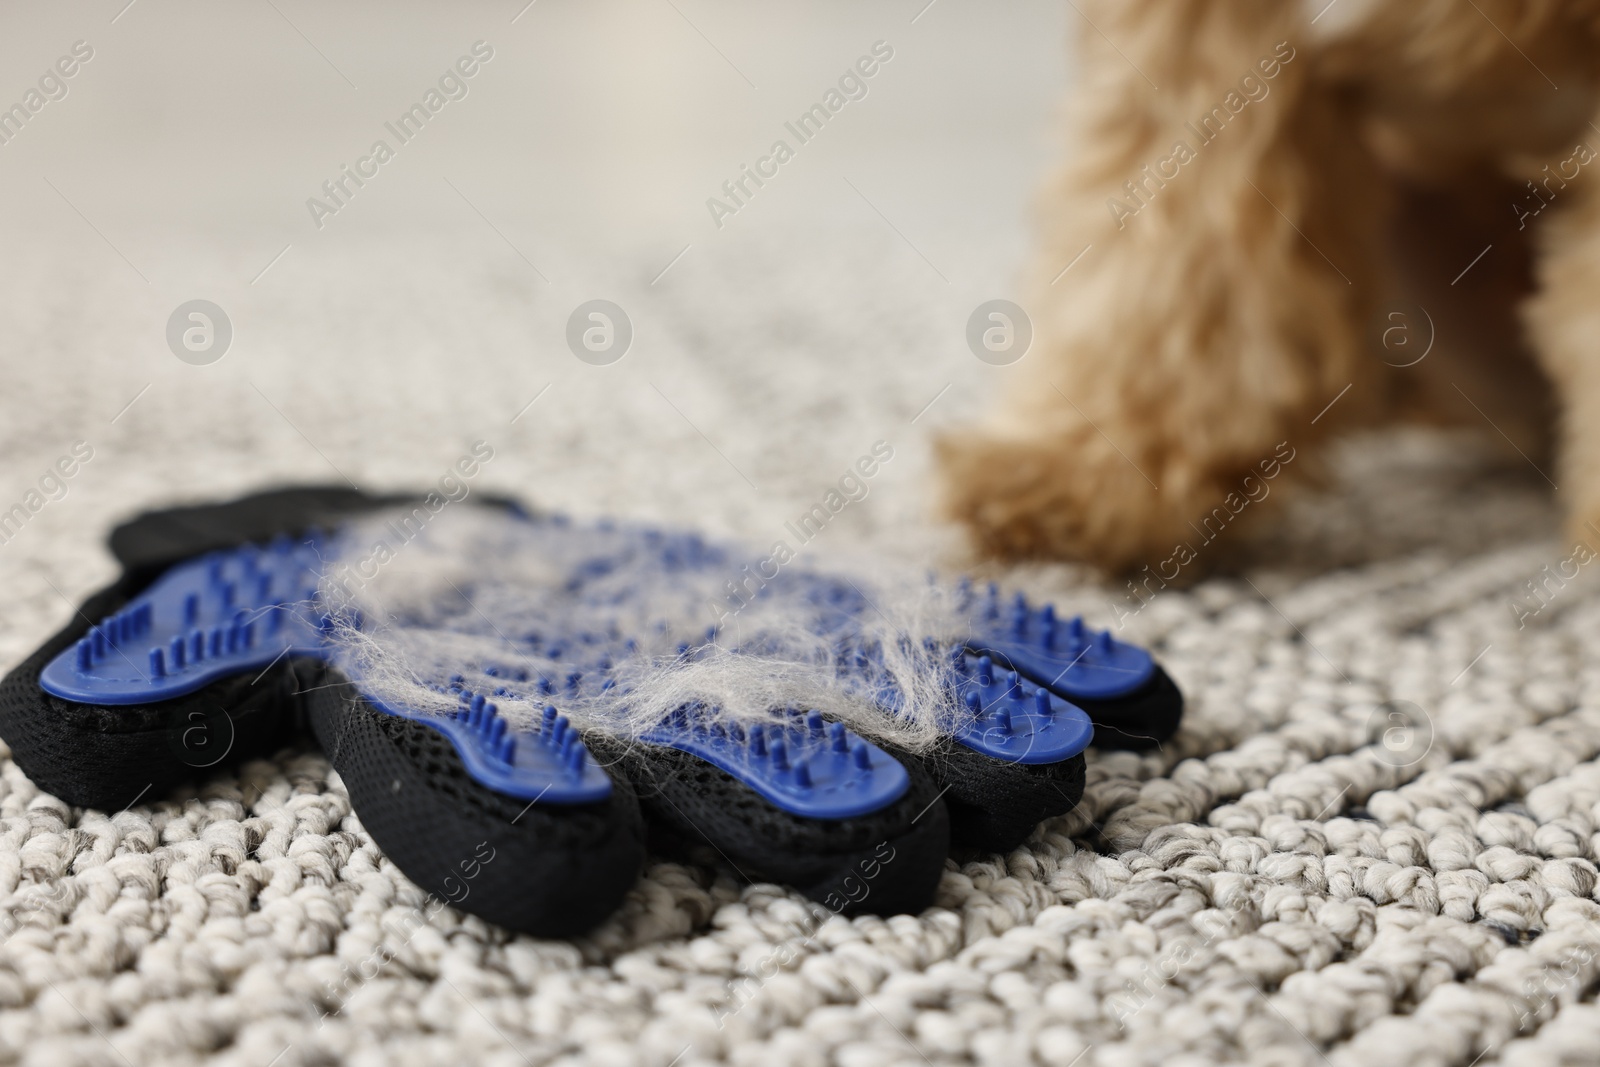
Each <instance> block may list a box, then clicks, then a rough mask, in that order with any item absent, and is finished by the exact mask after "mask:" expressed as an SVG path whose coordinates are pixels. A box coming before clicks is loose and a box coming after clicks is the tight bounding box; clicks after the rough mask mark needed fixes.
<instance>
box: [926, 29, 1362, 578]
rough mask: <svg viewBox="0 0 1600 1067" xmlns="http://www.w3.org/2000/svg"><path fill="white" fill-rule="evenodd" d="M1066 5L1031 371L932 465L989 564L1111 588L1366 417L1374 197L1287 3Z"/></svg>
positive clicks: (1342, 114) (1018, 370)
mask: <svg viewBox="0 0 1600 1067" xmlns="http://www.w3.org/2000/svg"><path fill="white" fill-rule="evenodd" d="M1080 7H1081V9H1082V11H1083V13H1084V15H1085V16H1086V19H1087V21H1088V22H1090V23H1092V28H1091V26H1090V25H1087V24H1086V25H1084V26H1083V27H1082V48H1081V52H1082V55H1083V70H1082V77H1081V80H1080V84H1079V85H1078V86H1077V87H1076V88H1075V90H1074V96H1073V101H1074V106H1075V110H1074V111H1073V113H1072V115H1071V118H1070V122H1069V131H1068V137H1067V139H1068V144H1069V147H1070V149H1071V150H1072V151H1073V152H1074V153H1075V154H1076V158H1075V159H1074V160H1073V162H1072V163H1071V164H1070V165H1069V167H1068V168H1067V170H1066V172H1065V173H1064V175H1063V176H1062V177H1061V178H1060V180H1059V181H1058V182H1056V183H1055V184H1054V185H1053V187H1052V188H1051V189H1050V190H1049V191H1048V192H1047V194H1046V197H1045V202H1044V213H1045V216H1046V218H1045V220H1044V221H1045V223H1046V233H1047V239H1046V242H1045V248H1044V250H1043V253H1042V255H1041V257H1040V260H1039V262H1038V263H1037V265H1036V267H1035V268H1034V271H1033V274H1034V279H1035V284H1034V295H1033V296H1032V298H1031V304H1030V309H1031V312H1032V314H1033V315H1034V316H1035V330H1036V337H1037V341H1036V346H1035V350H1034V351H1033V352H1031V353H1029V355H1028V356H1027V357H1026V358H1025V359H1024V360H1023V361H1022V362H1021V363H1019V364H1017V366H1016V367H1015V368H1014V369H1013V370H1012V371H1010V372H1009V373H1010V374H1011V375H1012V376H1013V377H1012V380H1011V382H1010V383H1009V384H1010V386H1011V389H1010V393H1009V400H1008V401H1007V403H1005V404H1004V405H1003V406H1002V408H1001V410H1000V411H999V412H998V414H997V417H996V418H995V419H994V420H993V421H992V424H991V425H990V426H989V427H987V428H986V429H984V430H982V431H979V432H976V433H972V434H968V435H965V436H957V437H954V438H951V439H947V440H945V441H943V442H941V446H940V455H941V461H942V464H943V467H944V473H945V477H946V482H947V490H948V493H947V498H948V502H949V507H950V510H951V511H952V513H953V514H954V515H955V516H956V517H958V518H960V519H962V520H964V521H965V522H966V523H967V524H969V526H970V528H971V529H972V531H973V533H974V535H975V540H976V542H977V545H978V547H979V548H980V549H981V550H983V551H985V552H988V553H992V554H996V555H1001V556H1013V557H1014V556H1061V555H1064V556H1075V557H1079V558H1086V559H1089V560H1091V561H1093V562H1096V563H1099V564H1101V565H1104V566H1106V567H1110V568H1114V569H1121V568H1129V567H1133V566H1136V565H1137V564H1138V563H1139V562H1141V561H1153V560H1156V559H1159V558H1160V557H1162V556H1167V555H1169V553H1171V552H1172V549H1173V546H1174V544H1175V542H1178V541H1191V542H1194V541H1195V538H1196V534H1195V529H1196V528H1192V527H1191V523H1196V522H1201V521H1202V520H1203V518H1204V517H1205V516H1208V515H1212V514H1214V513H1215V509H1218V508H1224V509H1226V511H1227V512H1228V513H1230V514H1232V513H1235V512H1236V511H1242V510H1243V506H1242V505H1241V504H1239V503H1238V502H1239V501H1241V500H1243V499H1244V498H1245V497H1246V495H1248V494H1251V493H1252V489H1251V485H1256V484H1258V482H1259V477H1260V465H1261V464H1262V463H1263V462H1267V463H1270V462H1272V461H1273V457H1274V454H1275V451H1277V448H1278V445H1279V443H1280V442H1287V443H1288V444H1287V447H1286V448H1285V449H1284V453H1287V452H1288V450H1289V449H1299V450H1302V451H1303V446H1304V445H1305V444H1307V443H1308V442H1310V441H1311V440H1313V439H1314V438H1315V437H1317V436H1320V435H1321V433H1322V432H1325V431H1326V430H1327V429H1329V427H1330V426H1331V425H1333V424H1336V423H1338V422H1349V421H1351V419H1352V417H1354V416H1357V415H1358V414H1359V413H1362V412H1363V411H1364V410H1368V409H1370V399H1369V397H1370V395H1371V394H1372V393H1373V392H1374V391H1375V387H1374V385H1373V378H1374V377H1375V376H1374V375H1373V374H1372V372H1371V366H1370V364H1371V363H1372V361H1371V360H1369V359H1367V358H1366V354H1365V352H1364V351H1363V344H1364V341H1365V338H1364V337H1363V334H1364V333H1365V332H1366V326H1367V325H1368V320H1369V318H1370V315H1369V313H1368V306H1369V300H1370V299H1371V289H1372V279H1371V277H1370V275H1371V274H1372V273H1373V271H1374V269H1375V267H1374V264H1375V263H1376V262H1378V260H1379V257H1378V255H1377V253H1376V249H1377V246H1378V239H1379V233H1380V224H1381V220H1382V214H1383V210H1382V205H1383V203H1384V197H1385V192H1384V185H1383V183H1382V181H1381V179H1380V177H1379V175H1378V172H1377V170H1376V167H1375V166H1374V165H1373V163H1372V161H1371V158H1370V156H1369V153H1368V152H1367V150H1366V148H1365V147H1364V146H1363V145H1362V144H1361V143H1360V141H1359V139H1358V138H1357V136H1356V134H1355V130H1354V122H1353V119H1352V116H1351V115H1350V114H1349V108H1348V105H1347V102H1346V101H1345V100H1344V99H1343V98H1342V97H1341V96H1340V95H1339V94H1337V93H1336V92H1334V91H1333V90H1332V89H1329V88H1327V87H1326V86H1323V85H1320V84H1319V83H1318V81H1317V80H1316V76H1315V64H1316V58H1315V56H1314V55H1313V54H1312V51H1311V48H1310V46H1309V44H1308V43H1307V42H1306V41H1305V39H1304V35H1303V33H1302V32H1301V29H1302V27H1301V5H1300V4H1299V3H1298V0H1270V2H1267V0H1263V2H1259V3H1250V4H1242V3H1238V2H1237V0H1183V2H1174V0H1095V2H1083V3H1081V4H1080ZM1152 82H1153V83H1154V85H1152ZM1154 86H1159V89H1157V88H1155V87H1154ZM1080 254H1081V257H1082V258H1081V261H1079V262H1077V263H1076V264H1075V265H1074V266H1073V267H1072V269H1071V271H1070V272H1067V273H1063V268H1064V267H1066V266H1067V265H1068V264H1070V263H1073V261H1074V260H1075V259H1076V258H1077V257H1079V256H1080ZM1352 384H1353V385H1354V388H1353V389H1352V390H1351V392H1350V394H1349V395H1347V396H1344V397H1343V398H1342V399H1340V400H1339V402H1338V403H1337V404H1335V405H1334V407H1333V408H1332V409H1331V410H1330V411H1328V412H1327V413H1326V414H1325V415H1324V416H1323V417H1322V418H1320V419H1319V420H1318V421H1317V423H1316V424H1315V425H1313V423H1312V420H1313V419H1314V418H1316V417H1317V416H1318V413H1319V412H1321V411H1322V409H1323V408H1324V407H1326V406H1327V405H1328V404H1329V403H1330V402H1331V401H1333V400H1334V399H1335V397H1339V396H1340V392H1341V390H1343V389H1345V387H1346V386H1349V385H1352ZM1282 454H1283V453H1280V454H1279V458H1280V459H1281V458H1282ZM1303 466H1305V462H1304V461H1302V462H1301V463H1300V464H1299V465H1297V467H1296V469H1299V468H1300V467H1303ZM1253 472H1254V474H1255V475H1256V481H1252V482H1251V483H1249V484H1246V483H1245V478H1246V477H1247V476H1249V475H1251V474H1252V473H1253ZM1269 488H1270V487H1269ZM1254 492H1257V493H1259V492H1260V490H1255V491H1254ZM1230 494H1232V495H1231V496H1230ZM1263 495H1264V494H1263ZM1258 499H1259V497H1258ZM1254 510H1259V508H1256V509H1254ZM1202 536H1204V535H1202Z"/></svg>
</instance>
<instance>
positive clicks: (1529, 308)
mask: <svg viewBox="0 0 1600 1067" xmlns="http://www.w3.org/2000/svg"><path fill="white" fill-rule="evenodd" d="M1597 121H1600V116H1597ZM1590 143H1593V142H1592V141H1591V142H1590ZM1590 158H1591V159H1593V153H1592V152H1591V153H1590ZM1596 167H1600V160H1595V161H1594V162H1591V163H1589V164H1588V165H1587V166H1586V167H1585V173H1583V174H1582V175H1581V176H1580V177H1578V178H1577V179H1576V180H1575V181H1574V182H1573V183H1572V188H1571V189H1570V190H1566V191H1564V192H1563V193H1562V195H1563V196H1568V197H1571V200H1570V201H1569V202H1568V203H1567V204H1566V205H1564V206H1563V207H1562V208H1561V209H1560V210H1559V211H1558V212H1557V213H1556V214H1555V215H1553V217H1551V218H1550V220H1549V221H1548V222H1547V223H1546V224H1545V225H1546V228H1545V230H1544V231H1543V232H1542V233H1541V234H1540V235H1539V249H1540V254H1539V264H1538V268H1537V271H1536V274H1537V280H1538V286H1539V291H1538V293H1537V294H1536V295H1535V296H1534V297H1533V298H1532V299H1531V300H1529V301H1528V303H1527V304H1526V305H1525V316H1526V320H1527V324H1528V329H1529V332H1530V334H1531V336H1532V338H1533V342H1534V348H1535V350H1536V351H1537V353H1538V356H1539V361H1540V363H1541V364H1542V365H1543V366H1544V369H1545V371H1546V373H1548V374H1549V375H1550V377H1551V379H1552V380H1553V381H1554V382H1555V384H1556V395H1557V396H1558V397H1559V399H1560V402H1561V406H1562V412H1561V420H1560V426H1559V430H1558V435H1559V436H1558V446H1557V464H1556V468H1557V469H1556V470H1555V471H1547V472H1546V473H1547V474H1549V475H1551V476H1553V477H1554V479H1555V481H1556V482H1557V483H1559V489H1558V490H1557V496H1558V497H1559V498H1561V499H1562V500H1563V501H1564V503H1565V505H1566V510H1567V530H1566V532H1567V537H1568V539H1569V540H1570V541H1571V542H1582V543H1584V544H1586V545H1588V546H1590V548H1591V549H1596V550H1600V304H1597V303H1596V301H1595V293H1596V292H1600V176H1597V175H1596V174H1593V173H1589V172H1588V171H1589V170H1591V169H1593V168H1596Z"/></svg>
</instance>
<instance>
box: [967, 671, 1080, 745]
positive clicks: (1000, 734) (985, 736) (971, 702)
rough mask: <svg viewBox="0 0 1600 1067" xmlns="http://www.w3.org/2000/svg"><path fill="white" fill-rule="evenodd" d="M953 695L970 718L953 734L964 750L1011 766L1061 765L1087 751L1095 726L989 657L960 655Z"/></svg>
mask: <svg viewBox="0 0 1600 1067" xmlns="http://www.w3.org/2000/svg"><path fill="white" fill-rule="evenodd" d="M956 678H957V682H956V693H957V695H958V697H959V698H960V700H961V702H962V703H963V704H965V705H966V707H967V709H968V710H969V711H970V712H971V713H972V718H971V720H970V721H966V722H963V723H962V724H961V726H959V727H958V728H957V729H956V730H955V731H954V733H953V736H954V737H955V738H956V740H958V741H960V742H961V743H962V744H964V745H966V746H967V747H968V748H971V749H974V750H976V751H978V752H981V753H983V754H984V755H986V756H993V757H994V758H995V759H1003V760H1007V761H1009V762H1012V763H1023V764H1029V765H1035V766H1036V765H1039V764H1045V763H1060V762H1061V761H1062V760H1064V759H1070V758H1071V757H1073V756H1076V755H1077V754H1078V753H1080V752H1082V751H1083V750H1084V749H1086V748H1088V747H1089V742H1090V741H1092V740H1094V723H1093V722H1092V721H1090V719H1089V716H1088V715H1087V714H1085V713H1084V711H1083V709H1082V708H1080V707H1078V706H1077V705H1076V704H1072V703H1069V702H1068V701H1066V700H1063V699H1062V698H1061V697H1059V696H1057V695H1056V694H1055V693H1052V692H1050V691H1049V690H1048V689H1044V688H1041V687H1039V686H1036V685H1032V684H1029V683H1028V682H1026V681H1025V680H1024V679H1022V678H1021V677H1019V676H1018V674H1017V672H1016V671H1013V670H1007V669H1005V668H1003V667H1001V666H1000V665H998V664H996V663H995V662H994V660H993V659H992V658H991V657H989V656H979V655H976V654H974V653H972V652H970V651H966V652H962V653H961V654H960V655H959V656H958V657H957V659H956Z"/></svg>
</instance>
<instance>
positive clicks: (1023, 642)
mask: <svg viewBox="0 0 1600 1067" xmlns="http://www.w3.org/2000/svg"><path fill="white" fill-rule="evenodd" d="M974 607H975V608H976V610H975V611H974V614H973V619H972V631H973V632H972V636H971V637H970V638H969V639H968V640H967V647H968V648H970V649H972V650H973V651H974V652H977V653H979V654H980V655H982V654H988V655H989V656H991V657H992V658H993V659H994V660H995V661H997V662H998V663H1001V664H1002V665H1004V666H1006V667H1008V668H1010V669H1012V670H1015V671H1016V672H1017V673H1018V674H1020V675H1021V676H1022V677H1023V678H1025V679H1027V680H1028V681H1030V682H1032V683H1033V684H1034V685H1042V686H1044V687H1045V688H1046V689H1048V690H1050V691H1051V692H1052V693H1055V694H1056V695H1057V696H1061V697H1064V698H1066V699H1067V700H1074V699H1081V700H1107V699H1111V698H1114V697H1120V696H1127V695H1128V694H1129V693H1131V692H1133V691H1134V690H1136V689H1138V688H1139V687H1140V686H1142V685H1144V684H1145V683H1146V682H1148V681H1149V680H1150V679H1151V678H1152V677H1153V676H1154V675H1155V671H1156V665H1155V661H1154V660H1153V659H1151V658H1150V653H1148V652H1146V651H1145V650H1144V649H1142V648H1138V647H1136V646H1134V645H1129V644H1124V643H1123V642H1121V641H1118V640H1116V639H1115V638H1113V637H1112V636H1111V632H1110V631H1109V630H1100V631H1094V630H1091V629H1089V628H1088V627H1086V626H1084V624H1083V619H1082V618H1081V617H1078V616H1074V617H1073V618H1072V619H1070V620H1069V621H1067V622H1065V623H1062V622H1059V621H1058V620H1057V619H1056V611H1055V606H1054V605H1052V604H1046V605H1044V606H1043V607H1041V608H1034V607H1032V606H1030V605H1029V604H1028V599H1027V597H1025V596H1023V594H1021V593H1018V594H1017V595H1016V598H1015V599H1014V600H1012V602H1011V605H1010V607H1009V608H1008V609H1004V610H1002V608H1001V606H1000V591H999V589H998V588H997V587H996V586H994V585H992V584H991V585H990V586H989V589H988V592H987V593H986V595H985V596H984V598H983V599H982V601H981V602H980V603H978V604H976V605H974Z"/></svg>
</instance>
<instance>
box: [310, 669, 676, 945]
mask: <svg viewBox="0 0 1600 1067" xmlns="http://www.w3.org/2000/svg"><path fill="white" fill-rule="evenodd" d="M307 703H308V707H307V712H308V715H309V717H310V723H311V729H312V732H313V733H314V734H315V736H316V738H317V741H318V743H319V744H320V745H321V746H322V750H323V751H324V752H325V753H327V755H328V758H329V760H330V761H331V762H332V763H333V766H334V769H335V770H337V771H338V772H339V776H340V778H342V779H343V780H344V784H345V788H346V789H347V790H348V791H349V793H350V803H351V805H352V807H354V808H355V811H356V814H357V815H358V816H359V817H360V819H361V825H362V826H364V827H365V828H366V830H367V832H368V833H370V834H371V835H372V839H373V841H375V842H377V844H378V847H379V848H381V849H383V851H384V852H385V853H386V854H387V855H388V857H389V858H390V859H391V860H393V861H394V863H395V865H396V866H398V867H399V868H400V869H401V870H402V871H404V872H405V873H406V877H408V878H410V879H411V880H412V881H413V882H415V883H417V884H418V885H419V886H421V887H422V888H423V889H426V890H428V891H429V892H430V893H434V894H436V895H437V896H439V897H440V898H442V899H444V900H448V901H450V902H451V903H452V904H455V905H456V906H457V907H459V908H461V909H463V910H465V911H469V912H472V913H473V914H474V915H479V916H482V917H483V918H485V919H488V920H489V921H491V922H496V923H499V924H501V925H502V926H508V927H510V928H511V929H513V930H521V931H524V932H526V933H530V934H533V935H535V936H537V937H575V936H577V935H578V934H581V933H584V932H585V931H587V930H589V929H590V928H591V927H593V926H594V925H595V924H596V923H598V922H600V921H601V920H602V919H604V918H605V917H606V916H608V915H610V914H611V912H612V911H614V910H615V909H616V907H617V905H618V904H620V903H621V902H622V898H623V896H624V895H626V893H627V891H628V890H629V889H630V888H632V886H633V884H634V882H635V880H636V879H637V877H638V873H639V868H640V867H641V866H642V865H643V862H644V826H643V823H642V820H641V817H640V813H639V802H638V800H637V798H636V797H635V796H634V792H633V789H632V788H631V787H630V786H629V784H628V782H627V781H626V780H625V779H624V778H622V777H620V776H618V775H612V786H613V788H612V792H611V796H610V798H609V799H607V800H605V801H603V802H601V803H597V804H574V805H565V804H533V803H530V802H528V801H526V800H522V799H519V798H516V797H509V796H506V795H504V794H501V793H496V792H494V791H492V790H490V789H487V788H485V787H484V786H482V785H480V784H478V782H477V781H475V780H474V779H473V778H472V776H471V775H470V774H468V773H467V769H466V767H465V766H464V765H463V764H462V762H461V757H460V755H458V754H457V752H456V750H455V746H453V745H452V744H451V743H450V740H449V739H448V738H446V737H445V736H444V735H443V734H441V733H440V732H439V731H438V730H435V729H433V728H432V727H431V726H428V725H427V724H425V723H421V722H417V721H415V720H411V719H403V718H400V717H399V716H396V715H390V714H387V713H386V712H382V711H379V710H378V709H377V708H375V707H373V706H372V705H371V704H370V703H368V702H367V701H366V700H364V699H362V698H361V697H360V695H359V694H358V693H356V692H355V690H354V688H353V687H352V686H350V685H349V684H348V683H347V682H344V681H342V679H340V678H339V677H338V676H337V675H335V674H333V673H332V672H328V678H327V680H325V681H323V682H322V683H320V684H319V685H317V686H314V687H312V688H311V689H310V691H309V693H308V695H307Z"/></svg>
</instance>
